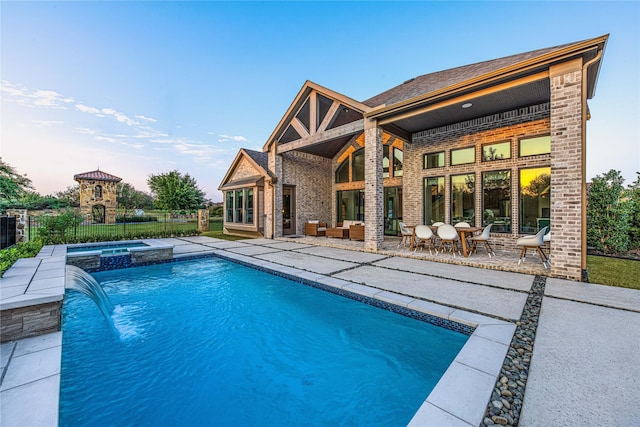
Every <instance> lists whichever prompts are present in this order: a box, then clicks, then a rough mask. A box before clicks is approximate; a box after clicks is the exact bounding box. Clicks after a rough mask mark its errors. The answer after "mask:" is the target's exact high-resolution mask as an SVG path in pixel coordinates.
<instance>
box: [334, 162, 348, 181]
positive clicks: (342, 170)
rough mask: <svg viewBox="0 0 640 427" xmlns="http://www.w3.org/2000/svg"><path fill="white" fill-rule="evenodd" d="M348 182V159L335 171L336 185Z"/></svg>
mask: <svg viewBox="0 0 640 427" xmlns="http://www.w3.org/2000/svg"><path fill="white" fill-rule="evenodd" d="M341 182H349V159H347V160H345V161H344V162H342V163H341V164H340V166H338V169H337V170H336V183H338V184H339V183H341Z"/></svg>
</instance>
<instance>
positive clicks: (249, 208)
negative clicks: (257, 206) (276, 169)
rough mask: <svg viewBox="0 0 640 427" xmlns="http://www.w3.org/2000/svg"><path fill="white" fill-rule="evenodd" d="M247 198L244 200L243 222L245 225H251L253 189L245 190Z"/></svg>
mask: <svg viewBox="0 0 640 427" xmlns="http://www.w3.org/2000/svg"><path fill="white" fill-rule="evenodd" d="M245 191H246V192H247V197H245V199H244V211H245V212H246V215H245V218H244V222H245V224H253V188H248V189H246V190H245Z"/></svg>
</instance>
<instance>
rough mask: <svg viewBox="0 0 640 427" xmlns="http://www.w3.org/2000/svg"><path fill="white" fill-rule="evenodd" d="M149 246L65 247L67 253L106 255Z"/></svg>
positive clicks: (136, 243) (131, 244) (119, 244)
mask: <svg viewBox="0 0 640 427" xmlns="http://www.w3.org/2000/svg"><path fill="white" fill-rule="evenodd" d="M147 246H149V245H147V244H145V243H142V242H132V243H111V244H108V245H106V244H105V245H83V246H71V247H67V253H69V254H71V253H77V252H87V251H103V252H106V253H117V252H118V251H121V252H127V249H129V248H144V247H147Z"/></svg>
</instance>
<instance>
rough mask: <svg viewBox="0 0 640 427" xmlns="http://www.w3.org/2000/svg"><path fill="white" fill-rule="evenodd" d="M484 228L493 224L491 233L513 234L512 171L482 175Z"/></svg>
mask: <svg viewBox="0 0 640 427" xmlns="http://www.w3.org/2000/svg"><path fill="white" fill-rule="evenodd" d="M482 206H483V211H482V226H483V227H484V226H486V225H489V224H493V227H492V228H491V232H495V233H509V232H511V171H508V170H503V171H495V172H485V173H483V174H482Z"/></svg>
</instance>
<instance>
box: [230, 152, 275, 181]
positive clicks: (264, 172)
mask: <svg viewBox="0 0 640 427" xmlns="http://www.w3.org/2000/svg"><path fill="white" fill-rule="evenodd" d="M243 158H245V159H247V160H248V161H249V162H250V163H251V164H252V165H253V166H254V167H255V168H256V169H257V170H258V172H259V173H260V175H257V176H255V177H248V178H243V179H240V180H236V181H230V180H231V178H232V177H233V173H234V172H235V170H236V168H237V167H238V165H239V164H240V162H241V161H242V159H243ZM264 178H268V179H269V180H271V181H273V182H275V181H276V179H277V178H276V176H275V175H274V174H272V173H271V172H270V171H269V153H267V152H262V151H255V150H248V149H246V148H241V149H240V150H239V151H238V154H236V157H235V158H234V159H233V162H231V166H230V167H229V169H228V170H227V173H226V174H225V176H224V178H222V182H221V183H220V185H219V186H218V190H223V189H229V188H231V187H234V188H235V187H242V186H247V185H249V184H251V183H256V182H258V181H260V180H261V179H264Z"/></svg>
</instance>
